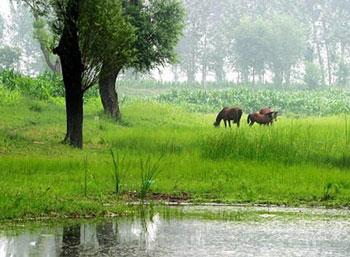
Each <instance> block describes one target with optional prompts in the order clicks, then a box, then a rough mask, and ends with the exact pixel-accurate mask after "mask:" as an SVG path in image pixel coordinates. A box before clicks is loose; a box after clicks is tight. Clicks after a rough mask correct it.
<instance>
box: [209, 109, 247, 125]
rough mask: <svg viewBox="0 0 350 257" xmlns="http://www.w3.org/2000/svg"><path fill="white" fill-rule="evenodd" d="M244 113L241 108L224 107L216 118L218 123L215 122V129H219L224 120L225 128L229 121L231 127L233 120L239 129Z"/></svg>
mask: <svg viewBox="0 0 350 257" xmlns="http://www.w3.org/2000/svg"><path fill="white" fill-rule="evenodd" d="M242 114H243V111H242V110H241V109H240V108H237V107H235V108H229V107H224V109H222V110H221V111H220V112H219V113H218V116H217V117H216V121H215V122H214V126H215V127H219V126H220V123H221V121H222V120H224V123H225V128H226V127H227V121H228V125H229V126H230V127H231V120H232V121H233V123H236V124H237V127H239V123H240V121H241V117H242Z"/></svg>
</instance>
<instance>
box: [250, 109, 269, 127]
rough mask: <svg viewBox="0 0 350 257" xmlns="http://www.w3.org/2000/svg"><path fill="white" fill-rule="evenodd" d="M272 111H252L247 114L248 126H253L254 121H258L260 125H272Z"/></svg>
mask: <svg viewBox="0 0 350 257" xmlns="http://www.w3.org/2000/svg"><path fill="white" fill-rule="evenodd" d="M273 114H274V112H268V113H266V114H260V113H258V112H254V113H251V114H249V115H248V118H247V122H248V124H249V126H253V125H254V123H258V124H260V125H272V121H273V119H274V118H273Z"/></svg>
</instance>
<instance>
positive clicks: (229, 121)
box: [228, 120, 231, 128]
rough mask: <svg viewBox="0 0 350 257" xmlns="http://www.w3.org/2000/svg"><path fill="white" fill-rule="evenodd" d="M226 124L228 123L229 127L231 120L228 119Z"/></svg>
mask: <svg viewBox="0 0 350 257" xmlns="http://www.w3.org/2000/svg"><path fill="white" fill-rule="evenodd" d="M228 125H229V126H230V128H231V120H228Z"/></svg>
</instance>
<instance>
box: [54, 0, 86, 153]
mask: <svg viewBox="0 0 350 257" xmlns="http://www.w3.org/2000/svg"><path fill="white" fill-rule="evenodd" d="M68 6H69V8H68V10H67V16H66V17H67V18H66V20H65V21H64V29H63V33H62V36H61V38H60V41H59V45H58V47H56V48H55V49H54V50H53V53H54V54H57V55H58V56H59V57H60V60H61V64H62V75H63V82H64V87H65V100H66V115H67V132H66V136H65V138H64V140H63V142H65V143H68V144H70V145H72V146H74V147H77V148H82V147H83V94H84V91H83V88H82V73H83V64H82V58H81V53H80V48H79V38H78V28H77V20H78V16H79V8H78V6H79V1H69V3H68Z"/></svg>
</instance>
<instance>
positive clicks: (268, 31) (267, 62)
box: [172, 0, 350, 86]
mask: <svg viewBox="0 0 350 257" xmlns="http://www.w3.org/2000/svg"><path fill="white" fill-rule="evenodd" d="M183 2H184V4H185V8H186V10H187V16H186V27H185V31H184V37H183V39H182V40H181V42H180V44H179V46H178V49H177V52H178V54H179V57H180V63H179V64H178V65H176V66H174V67H173V69H172V70H173V72H174V78H175V79H177V78H179V73H180V72H183V73H184V74H185V75H186V78H187V81H190V82H192V81H194V80H195V79H196V77H197V76H198V75H201V81H202V82H203V83H205V81H206V80H207V77H208V74H213V75H214V77H215V79H216V81H222V80H225V78H226V75H227V73H235V79H236V80H237V81H238V82H255V81H256V80H259V81H260V82H265V81H266V80H270V79H271V78H272V79H273V80H274V82H276V83H278V84H281V83H282V82H284V83H290V80H291V78H294V79H303V78H304V79H305V80H306V82H307V83H309V84H312V85H315V86H316V85H319V84H329V85H331V84H335V83H337V84H339V85H347V84H348V83H349V75H350V65H349V58H350V3H349V1H348V0H346V1H344V0H293V1H290V0H269V1H266V0H241V1H231V0H221V1H215V0H207V1H200V0H183ZM265 74H267V76H265ZM293 74H294V75H293ZM302 74H305V75H304V76H303V75H302Z"/></svg>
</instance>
